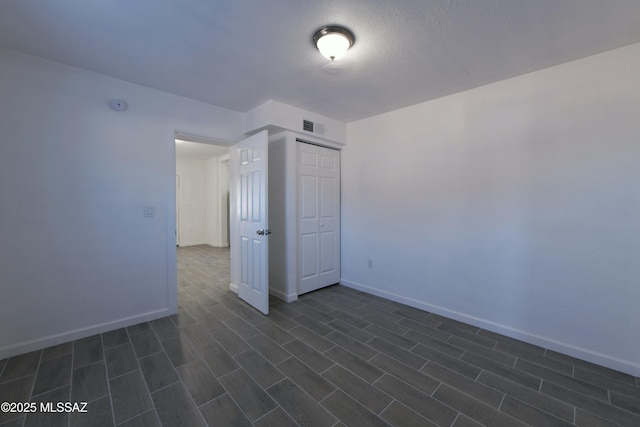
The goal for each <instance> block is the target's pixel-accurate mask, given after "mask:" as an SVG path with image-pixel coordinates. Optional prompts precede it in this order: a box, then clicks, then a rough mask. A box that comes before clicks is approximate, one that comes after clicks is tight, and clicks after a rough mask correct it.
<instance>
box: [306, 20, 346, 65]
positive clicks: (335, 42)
mask: <svg viewBox="0 0 640 427" xmlns="http://www.w3.org/2000/svg"><path fill="white" fill-rule="evenodd" d="M313 41H314V42H315V44H316V47H317V48H318V50H319V51H320V53H321V54H322V56H324V57H325V58H327V59H330V60H332V61H334V60H336V59H338V58H340V57H341V56H343V55H344V54H345V53H346V52H347V50H349V48H350V47H351V46H352V45H353V41H354V37H353V34H351V32H350V31H349V30H347V29H346V28H342V27H324V28H321V29H320V30H318V31H317V32H316V33H315V35H314V36H313Z"/></svg>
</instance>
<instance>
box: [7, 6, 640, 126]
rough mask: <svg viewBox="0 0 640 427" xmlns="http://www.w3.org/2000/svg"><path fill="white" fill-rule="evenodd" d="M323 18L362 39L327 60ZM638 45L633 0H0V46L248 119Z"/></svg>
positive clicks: (340, 108)
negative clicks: (270, 103) (276, 104)
mask: <svg viewBox="0 0 640 427" xmlns="http://www.w3.org/2000/svg"><path fill="white" fill-rule="evenodd" d="M327 24H341V25H344V26H347V27H348V28H350V29H351V30H352V31H353V32H354V33H355V36H356V43H355V45H354V46H353V48H352V49H351V50H350V51H349V53H348V54H347V56H345V57H344V58H342V59H341V60H339V62H338V61H337V62H336V63H335V64H333V65H331V64H329V63H328V61H327V60H326V59H325V58H323V57H322V56H321V55H320V54H319V53H318V52H317V51H316V50H315V48H314V47H313V46H312V43H311V37H312V35H313V33H314V32H315V30H317V29H318V28H319V27H321V26H323V25H327ZM635 42H640V1H638V0H393V1H390V0H348V1H347V0H344V1H338V0H306V1H304V0H235V1H231V0H91V1H78V0H56V1H52V0H1V1H0V46H4V47H7V48H10V49H15V50H19V51H23V52H27V53H31V54H34V55H37V56H40V57H44V58H48V59H52V60H55V61H59V62H62V63H66V64H70V65H74V66H77V67H80V68H85V69H88V70H92V71H96V72H99V73H102V74H106V75H109V76H113V77H116V78H119V79H123V80H126V81H129V82H132V83H137V84H140V85H144V86H148V87H152V88H155V89H160V90H163V91H167V92H171V93H174V94H178V95H183V96H186V97H189V98H193V99H197V100H200V101H204V102H208V103H211V104H215V105H218V106H222V107H225V108H228V109H232V110H236V111H240V112H245V111H248V110H250V109H252V108H254V107H256V106H257V105H260V104H261V103H262V102H264V101H266V100H268V99H275V100H278V101H282V102H285V103H288V104H291V105H293V106H296V107H300V108H304V109H307V110H311V111H314V112H317V113H320V114H324V115H326V116H329V117H333V118H336V119H339V120H343V121H347V122H348V121H352V120H356V119H359V118H363V117H367V116H371V115H375V114H379V113H382V112H386V111H390V110H393V109H397V108H400V107H404V106H408V105H412V104H415V103H418V102H422V101H426V100H429V99H433V98H437V97H440V96H443V95H447V94H451V93H455V92H459V91H462V90H466V89H470V88H473V87H477V86H480V85H483V84H486V83H490V82H494V81H498V80H502V79H505V78H508V77H512V76H515V75H519V74H523V73H526V72H530V71H534V70H538V69H542V68H546V67H549V66H552V65H556V64H559V63H563V62H567V61H570V60H573V59H577V58H581V57H585V56H589V55H592V54H596V53H599V52H603V51H605V50H609V49H612V48H616V47H621V46H625V45H628V44H632V43H635Z"/></svg>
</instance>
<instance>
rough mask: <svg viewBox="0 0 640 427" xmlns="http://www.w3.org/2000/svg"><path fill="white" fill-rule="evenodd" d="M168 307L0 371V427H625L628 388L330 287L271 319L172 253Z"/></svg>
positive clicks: (201, 267)
mask: <svg viewBox="0 0 640 427" xmlns="http://www.w3.org/2000/svg"><path fill="white" fill-rule="evenodd" d="M178 282H179V284H178V300H179V313H178V314H177V315H175V316H171V317H169V318H164V319H159V320H156V321H153V322H148V323H142V324H139V325H135V326H131V327H128V328H123V329H119V330H116V331H112V332H108V333H104V334H100V335H95V336H93V337H89V338H85V339H82V340H77V341H74V342H69V343H66V344H62V345H58V346H55V347H51V348H47V349H44V350H40V351H35V352H32V353H28V354H24V355H21V356H16V357H13V358H9V359H5V360H2V361H0V402H5V401H8V402H88V405H87V408H86V409H87V411H88V413H73V414H67V413H42V412H40V411H37V412H35V413H31V414H28V415H26V416H25V415H23V414H17V413H3V412H0V426H3V427H9V426H11V427H18V426H36V425H38V426H54V427H58V426H114V425H118V426H128V427H133V426H160V425H162V426H179V427H185V426H187V427H189V426H205V425H209V426H251V425H254V426H274V427H275V426H277V427H286V426H296V425H300V426H342V425H348V426H357V427H362V426H369V425H372V426H377V425H380V426H382V425H393V426H411V427H413V426H456V427H462V426H480V425H490V426H508V427H512V426H521V425H522V426H524V425H532V426H569V425H578V426H638V425H640V380H639V379H638V378H635V377H633V376H630V375H627V374H623V373H620V372H617V371H612V370H610V369H606V368H603V367H600V366H597V365H593V364H591V363H588V362H584V361H581V360H578V359H574V358H572V357H568V356H564V355H562V354H559V353H556V352H553V351H550V350H545V349H543V348H540V347H536V346H533V345H530V344H526V343H523V342H520V341H516V340H513V339H511V338H507V337H504V336H501V335H497V334H495V333H492V332H488V331H486V330H482V329H478V328H476V327H474V326H470V325H467V324H463V323H460V322H457V321H453V320H449V319H446V318H443V317H440V316H437V315H435V314H431V313H427V312H424V311H420V310H417V309H414V308H410V307H407V306H405V305H402V304H398V303H395V302H392V301H388V300H385V299H382V298H378V297H375V296H371V295H367V294H364V293H361V292H357V291H354V290H352V289H349V288H346V287H343V286H332V287H329V288H325V289H322V290H320V291H316V292H312V293H310V294H307V295H303V296H302V297H301V298H300V299H299V300H298V301H296V302H294V303H291V304H285V303H282V302H280V301H278V300H276V299H272V300H271V307H270V310H271V312H270V314H269V316H263V315H261V314H259V313H258V312H257V311H255V310H253V309H252V308H249V307H248V306H247V305H246V304H244V303H243V302H242V301H241V300H239V299H238V297H237V296H236V295H235V294H234V293H232V292H230V291H229V251H228V249H221V248H212V247H209V246H192V247H185V248H179V249H178Z"/></svg>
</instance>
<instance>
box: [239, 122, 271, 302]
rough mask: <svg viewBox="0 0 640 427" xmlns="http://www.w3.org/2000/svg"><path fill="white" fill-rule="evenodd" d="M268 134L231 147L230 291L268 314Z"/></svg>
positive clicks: (260, 134) (261, 133)
mask: <svg viewBox="0 0 640 427" xmlns="http://www.w3.org/2000/svg"><path fill="white" fill-rule="evenodd" d="M267 146H268V138H267V131H262V132H260V133H257V134H255V135H253V136H250V137H249V138H247V139H245V140H243V141H240V142H238V143H237V144H236V145H235V146H233V147H232V148H231V157H230V158H231V182H232V191H231V198H232V200H231V221H232V222H231V232H232V237H231V242H230V243H231V254H232V255H231V289H234V288H237V292H238V296H239V297H240V298H242V299H243V300H245V301H246V302H248V303H249V304H250V305H252V306H253V307H255V308H256V309H258V310H260V311H261V312H262V313H264V314H269V280H268V278H269V270H268V268H269V267H268V265H269V264H268V261H269V260H268V257H269V251H268V242H267V238H268V236H269V234H270V231H269V229H268V224H269V223H268V221H267V202H268V197H267V178H268V176H267V156H268V152H267Z"/></svg>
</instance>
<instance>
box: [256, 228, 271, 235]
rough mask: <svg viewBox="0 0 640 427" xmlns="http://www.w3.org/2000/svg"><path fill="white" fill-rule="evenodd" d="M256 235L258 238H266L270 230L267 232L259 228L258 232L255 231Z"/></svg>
mask: <svg viewBox="0 0 640 427" xmlns="http://www.w3.org/2000/svg"><path fill="white" fill-rule="evenodd" d="M256 234H257V235H258V236H268V235H269V234H271V230H269V229H266V230H263V229H262V228H261V229H260V230H258V231H256Z"/></svg>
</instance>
